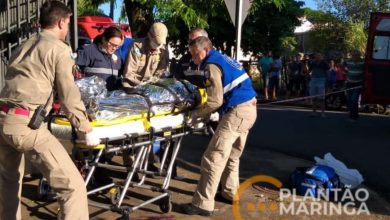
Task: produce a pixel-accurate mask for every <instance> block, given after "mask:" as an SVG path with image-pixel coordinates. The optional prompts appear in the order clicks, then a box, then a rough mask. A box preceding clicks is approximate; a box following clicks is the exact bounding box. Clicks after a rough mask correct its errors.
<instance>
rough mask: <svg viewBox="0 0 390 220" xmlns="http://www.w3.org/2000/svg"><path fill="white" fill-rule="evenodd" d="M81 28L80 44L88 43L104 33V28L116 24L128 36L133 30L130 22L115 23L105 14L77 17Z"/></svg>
mask: <svg viewBox="0 0 390 220" xmlns="http://www.w3.org/2000/svg"><path fill="white" fill-rule="evenodd" d="M77 25H78V30H79V45H83V44H88V43H91V42H92V41H93V39H95V37H96V36H97V35H99V34H101V33H103V31H104V29H106V28H108V27H110V26H113V25H116V26H118V27H120V28H121V29H122V33H123V34H124V35H125V36H126V37H131V32H130V28H129V25H128V24H120V23H114V21H113V20H112V19H111V18H110V17H104V16H83V17H78V18H77Z"/></svg>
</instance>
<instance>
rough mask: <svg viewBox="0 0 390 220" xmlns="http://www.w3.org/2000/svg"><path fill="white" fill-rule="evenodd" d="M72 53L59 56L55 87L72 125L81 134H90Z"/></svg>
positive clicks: (67, 51)
mask: <svg viewBox="0 0 390 220" xmlns="http://www.w3.org/2000/svg"><path fill="white" fill-rule="evenodd" d="M70 52H71V50H70V48H69V49H68V50H64V51H63V52H62V53H60V54H59V58H58V59H57V60H58V62H57V64H56V67H55V68H56V73H55V85H56V88H57V93H58V97H59V100H60V102H61V104H62V108H63V110H64V111H65V114H66V116H67V118H68V119H69V121H70V123H71V124H72V125H73V126H74V127H75V128H76V129H77V130H79V131H80V132H84V133H88V132H90V131H91V130H92V128H91V126H90V124H89V121H88V117H87V114H86V112H85V106H84V104H83V102H82V101H81V95H80V91H79V89H78V88H77V86H76V84H75V82H74V79H73V75H72V67H73V65H74V61H73V60H72V58H71V57H70V55H69V54H70Z"/></svg>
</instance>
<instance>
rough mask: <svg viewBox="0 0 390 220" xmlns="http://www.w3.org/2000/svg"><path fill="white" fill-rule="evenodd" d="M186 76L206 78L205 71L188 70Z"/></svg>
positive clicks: (185, 72)
mask: <svg viewBox="0 0 390 220" xmlns="http://www.w3.org/2000/svg"><path fill="white" fill-rule="evenodd" d="M184 75H186V76H204V75H205V74H204V71H203V70H186V71H184Z"/></svg>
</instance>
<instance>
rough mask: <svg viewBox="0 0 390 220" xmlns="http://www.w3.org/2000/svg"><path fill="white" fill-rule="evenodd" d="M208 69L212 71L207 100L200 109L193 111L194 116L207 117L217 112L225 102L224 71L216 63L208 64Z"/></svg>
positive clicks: (207, 88)
mask: <svg viewBox="0 0 390 220" xmlns="http://www.w3.org/2000/svg"><path fill="white" fill-rule="evenodd" d="M206 71H210V78H209V79H208V80H209V81H210V83H207V84H208V87H206V93H207V102H206V103H205V104H204V105H202V106H201V107H200V108H199V109H196V110H194V111H193V112H192V114H194V115H195V116H193V117H202V118H203V117H206V116H208V115H210V114H211V113H213V112H215V111H216V110H217V109H218V108H219V107H221V106H222V104H223V86H222V71H221V69H220V68H219V67H218V66H217V65H214V64H209V65H207V66H206Z"/></svg>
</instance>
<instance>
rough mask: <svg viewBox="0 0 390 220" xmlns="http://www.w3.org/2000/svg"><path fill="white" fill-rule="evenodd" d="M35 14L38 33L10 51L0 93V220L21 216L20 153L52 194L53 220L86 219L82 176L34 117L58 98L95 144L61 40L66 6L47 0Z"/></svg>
mask: <svg viewBox="0 0 390 220" xmlns="http://www.w3.org/2000/svg"><path fill="white" fill-rule="evenodd" d="M40 15H41V17H40V19H39V21H40V24H41V28H42V32H41V33H39V34H37V35H36V36H35V37H32V38H31V39H29V40H27V41H26V42H25V43H24V44H23V45H22V46H21V47H19V49H17V51H15V53H14V54H13V57H12V58H11V60H10V63H9V67H8V70H7V74H6V76H5V86H4V88H3V89H2V90H1V93H0V219H4V220H5V219H7V220H13V219H21V212H20V210H21V209H20V200H21V188H22V177H23V171H24V159H23V156H24V157H26V159H27V160H29V161H30V162H31V163H32V164H33V165H34V166H35V167H36V168H37V169H38V170H39V171H40V172H41V173H42V175H43V176H44V177H45V178H46V179H47V180H48V181H49V184H50V186H51V188H52V189H53V190H54V191H55V192H56V195H57V200H58V202H59V204H60V212H59V215H58V219H69V220H75V219H78V220H84V219H85V220H87V219H89V216H88V201H87V193H86V188H85V185H84V180H83V178H82V177H81V175H80V172H79V171H78V169H77V168H76V166H75V165H74V163H73V161H72V160H71V158H70V157H69V155H68V153H67V152H66V150H65V148H64V147H63V146H62V145H61V143H60V142H59V141H58V140H57V138H55V137H54V136H53V135H52V134H51V133H50V131H49V130H48V129H47V125H45V124H41V123H39V120H37V119H43V118H44V117H45V114H44V113H45V111H41V110H42V109H44V108H45V107H46V112H49V110H50V106H52V103H53V99H54V97H55V96H58V98H59V100H60V102H61V104H62V108H63V110H64V112H65V114H66V116H67V118H68V119H69V121H70V123H71V124H72V125H73V126H74V128H75V129H76V130H77V131H78V132H79V134H82V135H83V136H84V137H85V142H86V144H87V145H89V146H95V145H97V144H99V142H100V140H99V138H98V137H97V135H96V133H95V132H93V130H92V127H91V126H90V124H89V121H88V117H87V114H86V112H85V106H84V104H83V102H82V101H81V96H80V92H79V90H78V88H77V87H76V85H75V83H74V79H73V75H72V68H73V67H74V65H75V63H74V60H73V59H72V56H71V55H72V51H71V49H70V47H69V46H68V45H67V44H66V43H64V41H65V37H66V36H67V33H68V29H69V21H70V16H71V10H70V9H69V8H67V7H66V5H64V4H63V3H61V2H59V1H48V2H46V3H45V4H43V5H42V8H41V9H40ZM40 112H41V113H40ZM36 113H40V114H39V115H40V117H37V114H36Z"/></svg>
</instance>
